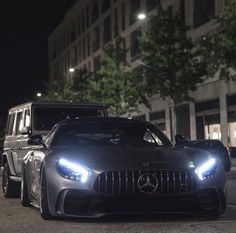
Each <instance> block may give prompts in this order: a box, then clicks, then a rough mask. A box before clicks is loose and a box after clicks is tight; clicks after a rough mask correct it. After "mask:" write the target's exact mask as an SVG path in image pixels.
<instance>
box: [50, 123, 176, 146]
mask: <svg viewBox="0 0 236 233" xmlns="http://www.w3.org/2000/svg"><path fill="white" fill-rule="evenodd" d="M86 144H90V145H130V146H171V145H172V144H171V143H170V141H169V140H168V139H167V138H166V136H165V135H164V134H163V133H161V132H160V131H159V130H158V129H156V128H154V127H149V126H148V125H147V124H142V123H120V122H117V123H113V122H112V123H111V122H96V123H94V122H89V123H88V122H86V123H85V122H82V123H76V124H70V125H63V126H61V127H60V128H59V129H58V131H57V133H56V135H55V137H54V139H53V141H52V146H53V147H58V146H77V145H86Z"/></svg>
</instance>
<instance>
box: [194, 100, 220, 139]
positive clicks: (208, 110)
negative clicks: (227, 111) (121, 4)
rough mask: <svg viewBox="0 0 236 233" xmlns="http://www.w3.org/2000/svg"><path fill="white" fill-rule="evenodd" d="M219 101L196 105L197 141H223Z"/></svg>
mask: <svg viewBox="0 0 236 233" xmlns="http://www.w3.org/2000/svg"><path fill="white" fill-rule="evenodd" d="M219 107H220V106H219V99H215V100H210V101H205V102H201V103H196V105H195V109H196V115H197V116H196V129H197V139H219V140H220V139H221V131H220V112H219V111H220V110H219Z"/></svg>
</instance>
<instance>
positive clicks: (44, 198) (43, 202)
mask: <svg viewBox="0 0 236 233" xmlns="http://www.w3.org/2000/svg"><path fill="white" fill-rule="evenodd" d="M40 214H41V217H42V218H43V219H45V220H50V219H53V216H52V215H51V213H50V211H49V207H48V191H47V181H46V176H45V172H44V171H43V172H42V177H41V194H40Z"/></svg>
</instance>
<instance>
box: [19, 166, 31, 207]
mask: <svg viewBox="0 0 236 233" xmlns="http://www.w3.org/2000/svg"><path fill="white" fill-rule="evenodd" d="M23 169H24V168H22V179H21V195H20V199H21V205H22V206H24V207H29V206H30V200H29V194H28V187H27V183H26V177H25V172H24V170H23Z"/></svg>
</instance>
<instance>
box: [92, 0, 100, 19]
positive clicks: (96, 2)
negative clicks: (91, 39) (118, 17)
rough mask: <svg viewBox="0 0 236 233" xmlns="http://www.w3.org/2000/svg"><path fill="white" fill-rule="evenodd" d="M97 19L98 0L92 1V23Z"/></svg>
mask: <svg viewBox="0 0 236 233" xmlns="http://www.w3.org/2000/svg"><path fill="white" fill-rule="evenodd" d="M98 17H99V2H98V0H93V6H92V22H95V21H96V20H97V19H98Z"/></svg>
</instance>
